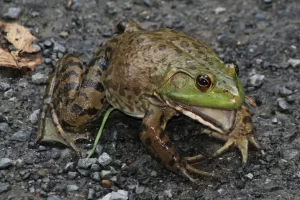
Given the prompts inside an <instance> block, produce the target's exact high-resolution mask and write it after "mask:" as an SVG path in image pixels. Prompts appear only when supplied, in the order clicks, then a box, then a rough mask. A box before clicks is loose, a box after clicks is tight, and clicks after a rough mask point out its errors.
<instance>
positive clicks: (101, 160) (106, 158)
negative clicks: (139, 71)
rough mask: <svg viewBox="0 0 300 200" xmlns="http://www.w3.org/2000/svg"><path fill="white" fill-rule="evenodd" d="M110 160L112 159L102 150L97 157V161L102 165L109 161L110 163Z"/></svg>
mask: <svg viewBox="0 0 300 200" xmlns="http://www.w3.org/2000/svg"><path fill="white" fill-rule="evenodd" d="M111 161H112V158H111V157H110V156H109V155H108V154H107V153H105V152H103V153H102V154H101V155H100V156H99V158H98V162H99V164H100V165H102V166H106V165H108V164H109V163H111Z"/></svg>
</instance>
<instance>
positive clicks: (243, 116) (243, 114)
mask: <svg viewBox="0 0 300 200" xmlns="http://www.w3.org/2000/svg"><path fill="white" fill-rule="evenodd" d="M206 133H208V134H209V135H211V136H213V137H215V138H217V139H220V140H223V141H226V143H225V144H224V145H223V146H222V147H221V148H220V149H218V150H217V151H216V152H215V153H214V154H213V157H217V156H219V155H221V154H222V153H223V152H225V151H227V150H228V149H229V148H230V147H231V146H236V147H237V148H238V149H239V150H240V152H241V154H242V164H243V165H246V163H247V160H248V143H249V142H250V143H251V144H252V145H253V146H254V147H256V148H257V149H260V146H259V144H258V143H257V141H256V140H255V138H254V136H253V125H252V120H251V114H250V112H249V108H248V106H247V105H246V104H244V105H242V106H241V108H239V110H238V111H237V116H236V122H235V126H234V128H233V129H232V130H231V132H230V133H229V134H228V135H224V134H222V133H218V132H216V131H211V130H206Z"/></svg>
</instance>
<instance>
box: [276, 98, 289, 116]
mask: <svg viewBox="0 0 300 200" xmlns="http://www.w3.org/2000/svg"><path fill="white" fill-rule="evenodd" d="M277 106H278V109H279V111H281V112H284V113H287V112H289V111H290V106H289V104H288V103H287V102H286V100H284V99H280V100H278V101H277Z"/></svg>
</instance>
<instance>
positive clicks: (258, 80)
mask: <svg viewBox="0 0 300 200" xmlns="http://www.w3.org/2000/svg"><path fill="white" fill-rule="evenodd" d="M264 79H265V76H264V75H259V74H254V75H252V76H251V77H250V78H249V79H248V81H249V83H250V84H251V85H252V86H254V87H260V86H261V85H262V84H263V81H264Z"/></svg>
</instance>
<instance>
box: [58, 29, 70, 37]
mask: <svg viewBox="0 0 300 200" xmlns="http://www.w3.org/2000/svg"><path fill="white" fill-rule="evenodd" d="M59 36H60V37H61V38H63V39H66V38H68V36H69V33H68V32H67V31H62V32H60V34H59Z"/></svg>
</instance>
